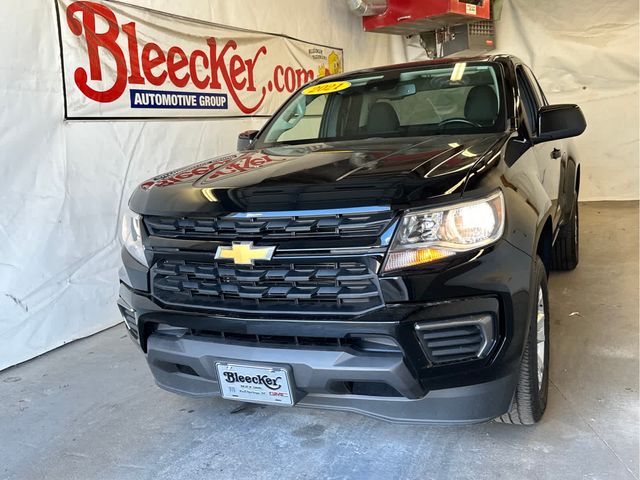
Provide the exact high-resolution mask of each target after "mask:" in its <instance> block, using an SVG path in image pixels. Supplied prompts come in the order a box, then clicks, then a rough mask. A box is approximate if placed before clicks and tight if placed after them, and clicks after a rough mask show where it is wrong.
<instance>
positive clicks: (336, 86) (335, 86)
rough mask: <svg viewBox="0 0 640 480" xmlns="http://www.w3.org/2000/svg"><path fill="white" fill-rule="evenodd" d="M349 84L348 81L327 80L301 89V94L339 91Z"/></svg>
mask: <svg viewBox="0 0 640 480" xmlns="http://www.w3.org/2000/svg"><path fill="white" fill-rule="evenodd" d="M350 86H351V83H350V82H328V83H321V84H319V85H313V86H312V87H307V88H305V89H304V90H303V91H302V94H303V95H324V94H325V93H334V92H339V91H340V90H345V89H347V88H349V87H350Z"/></svg>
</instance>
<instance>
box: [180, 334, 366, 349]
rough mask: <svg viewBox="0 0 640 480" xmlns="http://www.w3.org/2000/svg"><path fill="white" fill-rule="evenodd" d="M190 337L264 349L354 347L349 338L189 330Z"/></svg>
mask: <svg viewBox="0 0 640 480" xmlns="http://www.w3.org/2000/svg"><path fill="white" fill-rule="evenodd" d="M191 335H194V336H198V337H207V338H212V339H215V340H220V341H223V342H225V343H252V344H256V345H260V346H264V347H268V346H274V345H280V346H287V347H290V346H296V347H300V346H305V347H320V348H327V347H328V348H343V347H348V346H352V345H354V341H353V340H352V339H350V338H340V337H305V336H299V335H290V336H289V335H263V334H251V333H231V332H223V331H219V330H191Z"/></svg>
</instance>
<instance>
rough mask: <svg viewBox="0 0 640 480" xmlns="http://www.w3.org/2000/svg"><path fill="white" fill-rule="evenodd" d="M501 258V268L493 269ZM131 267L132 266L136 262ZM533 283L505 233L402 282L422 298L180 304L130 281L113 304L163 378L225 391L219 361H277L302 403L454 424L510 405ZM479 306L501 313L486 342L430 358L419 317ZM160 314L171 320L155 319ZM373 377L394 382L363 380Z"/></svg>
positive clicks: (469, 312)
mask: <svg viewBox="0 0 640 480" xmlns="http://www.w3.org/2000/svg"><path fill="white" fill-rule="evenodd" d="M507 259H508V260H507ZM496 265H501V266H504V267H503V268H501V269H500V270H499V271H496ZM127 270H128V274H129V277H131V275H132V270H131V269H127ZM123 280H125V281H126V280H127V278H124V279H123ZM127 283H128V282H127ZM530 283H531V258H530V257H529V256H527V255H526V254H524V253H522V252H521V251H519V250H517V249H515V248H514V247H512V246H511V245H510V244H508V243H506V242H502V243H501V244H500V245H498V246H496V247H495V248H493V249H492V250H491V251H489V252H486V253H485V254H484V255H483V256H481V257H480V258H479V259H477V258H476V259H471V260H470V261H469V262H466V263H463V264H460V265H457V266H456V267H455V268H452V269H449V270H447V271H445V272H441V273H425V274H421V273H419V272H417V273H414V274H412V275H411V276H410V277H406V278H405V279H404V287H405V291H406V292H409V293H410V296H411V297H412V298H420V300H421V301H420V302H417V303H408V302H405V303H397V304H393V305H391V304H387V305H386V306H385V307H383V308H381V309H378V310H376V311H374V312H369V313H367V314H365V315H360V316H357V317H353V318H347V319H345V318H331V317H326V318H306V317H304V318H287V317H283V318H274V317H266V318H265V317H260V316H252V317H249V316H245V315H243V316H239V315H238V314H234V313H228V314H222V313H220V314H212V313H205V312H193V311H191V312H187V311H177V310H171V309H167V308H166V307H163V306H161V305H159V304H157V303H156V302H155V301H154V300H153V298H152V297H151V296H150V295H149V294H147V293H145V292H142V291H136V290H134V289H131V288H129V287H128V286H127V285H126V284H125V283H122V284H121V290H120V299H119V302H118V303H119V306H120V308H121V311H122V312H123V314H124V315H125V319H127V318H128V320H127V322H126V325H127V327H128V329H129V332H130V333H131V335H132V337H134V339H135V340H136V341H137V342H138V343H139V345H140V346H141V347H142V349H143V350H144V351H145V352H146V354H147V360H148V363H149V366H150V368H151V371H152V373H153V375H154V377H155V379H156V382H157V383H158V385H160V386H161V387H163V388H165V389H167V390H170V391H173V392H176V393H180V394H185V395H191V396H219V395H220V389H219V386H218V379H217V375H216V372H215V364H216V362H230V363H236V364H238V363H240V364H246V365H256V366H280V367H284V368H287V369H288V370H289V371H290V372H291V375H292V379H293V383H294V385H295V387H296V389H297V391H296V392H295V397H296V400H297V401H296V405H299V406H304V407H317V408H326V409H335V410H346V411H354V412H358V413H362V414H366V415H370V416H373V417H376V418H381V419H384V420H388V421H394V422H402V423H434V424H448V423H451V424H459V423H478V422H483V421H487V420H490V419H492V418H495V417H497V416H499V415H502V414H504V413H505V412H507V411H508V409H509V407H510V404H511V400H512V398H513V393H514V391H515V387H516V383H517V380H518V372H519V366H520V361H521V356H522V351H523V345H524V338H525V332H526V331H527V327H528V319H529V312H530V308H531V307H530V295H529V286H530ZM421 292H425V294H426V293H428V294H429V295H433V294H434V292H436V294H437V296H438V297H440V299H441V300H439V301H434V299H433V298H425V297H424V296H423V295H422V294H421ZM442 299H447V300H442ZM478 314H490V315H491V316H492V317H493V318H494V321H495V333H496V337H495V344H494V345H493V347H492V349H491V351H490V353H489V354H488V355H487V356H484V357H482V358H477V359H474V360H471V361H463V362H452V363H447V364H443V365H438V364H435V363H434V361H433V359H432V358H430V356H429V353H428V351H426V349H425V347H424V343H423V342H421V340H420V339H419V332H418V331H417V330H416V325H417V324H420V325H429V324H434V323H442V322H443V321H450V320H452V319H459V318H471V317H474V316H477V315H478ZM158 325H170V326H172V327H176V329H175V330H157V326H158ZM204 331H207V332H210V331H216V332H225V333H226V334H227V336H226V337H225V336H224V335H223V336H222V337H215V336H211V335H207V334H202V332H204ZM252 336H255V337H256V338H257V339H260V338H262V336H268V337H273V336H283V337H285V336H286V337H291V338H293V337H295V338H296V339H298V338H309V337H323V338H328V337H330V338H335V339H338V340H340V339H352V338H357V337H366V336H383V337H390V338H392V339H394V340H395V342H396V343H397V346H398V349H397V351H384V352H377V351H368V350H362V349H359V348H357V347H354V345H353V344H351V343H348V342H344V343H341V342H340V341H338V344H337V345H327V346H317V345H302V344H291V345H282V344H278V345H269V344H267V343H261V342H260V341H256V342H253V343H250V342H248V341H247V338H248V337H252ZM296 342H297V340H296ZM367 385H371V386H373V387H376V388H377V387H378V386H381V385H382V386H383V387H384V386H386V387H389V389H388V390H385V389H384V388H383V389H382V390H380V389H376V388H373V389H367V388H366V386H367ZM363 386H364V387H365V388H363ZM356 387H359V388H356ZM389 392H391V393H389Z"/></svg>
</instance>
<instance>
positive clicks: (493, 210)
mask: <svg viewBox="0 0 640 480" xmlns="http://www.w3.org/2000/svg"><path fill="white" fill-rule="evenodd" d="M503 231H504V197H503V196H502V192H501V191H497V192H494V193H492V194H491V195H489V196H488V197H485V198H482V199H478V200H473V201H468V202H461V203H457V204H454V205H447V206H446V207H439V208H434V209H424V210H415V211H408V212H406V213H405V214H404V215H403V217H402V219H401V221H400V225H399V226H398V230H397V231H396V234H395V236H394V238H393V241H392V242H391V248H390V249H389V255H388V257H387V261H386V263H385V266H384V271H385V272H388V271H390V270H398V269H400V268H405V267H411V266H413V265H420V264H423V263H429V262H433V261H435V260H440V259H442V258H446V257H449V256H451V255H455V254H456V253H458V252H466V251H469V250H474V249H477V248H480V247H484V246H486V245H489V244H491V243H493V242H495V241H496V240H498V239H499V238H500V237H501V236H502V232H503Z"/></svg>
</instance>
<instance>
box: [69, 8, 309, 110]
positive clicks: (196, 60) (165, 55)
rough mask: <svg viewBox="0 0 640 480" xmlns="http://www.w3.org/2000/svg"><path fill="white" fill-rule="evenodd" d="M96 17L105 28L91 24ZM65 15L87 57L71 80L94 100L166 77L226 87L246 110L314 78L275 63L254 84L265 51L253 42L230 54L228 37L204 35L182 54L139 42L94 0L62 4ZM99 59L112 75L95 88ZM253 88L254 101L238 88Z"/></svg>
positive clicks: (179, 84)
mask: <svg viewBox="0 0 640 480" xmlns="http://www.w3.org/2000/svg"><path fill="white" fill-rule="evenodd" d="M98 19H99V20H100V22H99V23H100V24H106V27H104V26H103V27H101V28H99V29H97V28H96V20H98ZM66 20H67V25H68V26H69V29H70V30H71V32H72V33H73V34H74V35H77V36H84V39H85V41H86V47H87V54H88V57H89V58H88V60H89V68H88V72H87V69H86V68H84V67H78V68H77V69H76V70H75V72H74V81H75V84H76V85H77V87H78V88H79V89H80V91H81V92H82V93H83V94H84V95H85V96H86V97H88V98H90V99H92V100H94V101H96V102H102V103H108V102H113V101H115V100H117V99H119V98H120V97H121V96H122V95H123V94H124V92H125V90H126V89H127V87H128V86H132V85H153V86H161V85H165V84H166V82H169V83H170V84H171V86H172V87H175V88H184V87H190V86H193V87H195V88H197V89H198V90H214V91H215V90H223V91H227V92H228V93H229V95H230V96H231V99H232V100H233V103H234V104H235V105H237V107H238V108H239V109H240V111H242V112H243V113H245V114H251V113H253V112H255V111H256V110H258V108H260V105H262V102H263V101H264V98H265V96H266V94H267V92H268V91H269V92H271V91H274V90H275V91H276V92H284V91H287V92H294V91H295V90H296V89H298V88H299V87H301V86H302V85H304V84H305V83H307V82H308V81H310V80H313V78H314V72H313V70H305V69H302V68H297V69H294V68H293V67H290V66H286V67H285V66H282V65H277V66H276V67H275V68H274V70H273V75H272V79H271V80H269V81H268V82H267V85H264V86H260V87H257V86H256V80H255V74H254V72H255V68H256V65H257V63H258V62H259V61H260V59H261V58H262V57H264V56H265V55H267V47H266V46H264V45H262V46H259V47H258V48H257V49H256V50H255V52H254V53H253V55H250V56H248V57H246V58H243V57H242V56H240V55H238V54H237V53H236V51H237V48H238V44H237V43H236V42H235V41H234V40H228V41H227V42H226V43H224V44H223V45H222V44H219V43H218V41H216V39H215V38H207V39H206V45H203V47H204V48H203V49H195V50H193V51H192V52H190V53H189V54H188V55H187V52H185V51H184V50H183V49H182V48H180V47H179V46H171V47H169V48H168V49H166V50H165V49H163V48H162V47H161V46H160V45H158V44H157V43H153V42H149V43H146V44H144V45H141V44H140V43H139V41H138V37H137V34H136V23H135V22H129V23H125V24H123V25H122V26H120V25H119V23H118V20H117V18H116V15H115V14H114V12H113V11H111V9H109V8H108V7H107V6H105V5H101V4H98V3H94V2H86V1H78V2H74V3H72V4H71V5H69V7H68V8H67V12H66ZM97 30H99V31H97ZM121 33H122V34H123V35H124V38H123V37H121V44H124V42H123V41H122V40H125V39H126V47H125V48H123V46H121V44H119V43H118V37H120V35H121ZM125 50H126V51H125ZM107 52H108V53H107ZM109 54H110V55H109ZM102 62H110V63H108V65H109V67H110V68H113V64H114V63H115V68H114V71H115V72H116V75H115V79H114V81H113V83H112V84H111V85H107V86H106V88H104V89H101V90H98V89H95V88H93V87H92V86H91V85H89V82H90V81H94V82H99V81H102V66H103V63H102ZM256 91H259V92H260V93H259V97H257V100H255V98H256V97H255V96H254V102H255V103H254V104H253V105H248V104H246V103H244V102H243V101H242V100H241V98H240V93H241V92H256ZM174 93H175V92H174ZM218 108H220V105H219V104H218ZM223 108H224V107H223Z"/></svg>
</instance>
